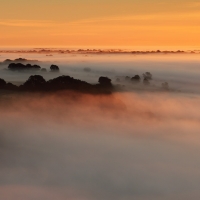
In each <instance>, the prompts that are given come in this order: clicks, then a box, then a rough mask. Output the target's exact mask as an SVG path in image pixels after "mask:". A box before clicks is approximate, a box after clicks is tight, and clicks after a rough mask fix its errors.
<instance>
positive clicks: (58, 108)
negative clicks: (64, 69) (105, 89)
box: [0, 92, 200, 200]
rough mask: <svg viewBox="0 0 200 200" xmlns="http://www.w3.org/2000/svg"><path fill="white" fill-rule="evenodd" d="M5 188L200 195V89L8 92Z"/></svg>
mask: <svg viewBox="0 0 200 200" xmlns="http://www.w3.org/2000/svg"><path fill="white" fill-rule="evenodd" d="M0 109H1V112H0V127H1V129H0V143H1V145H0V159H1V164H0V194H1V197H4V199H8V200H14V199H15V200H18V199H19V200H27V199H28V200H29V199H30V200H31V199H36V198H37V199H39V200H40V199H41V200H43V199H50V200H51V199H52V200H53V199H55V198H56V199H61V200H62V199H77V200H82V199H84V200H85V199H89V200H100V199H106V200H107V199H108V200H109V199H127V200H129V199H138V200H146V199H159V200H165V199H174V200H176V199H187V198H188V197H191V196H192V197H193V199H198V198H199V197H200V193H199V191H198V185H199V183H200V174H199V166H200V162H199V160H198V155H197V153H198V151H199V135H198V130H199V128H200V126H199V120H200V114H199V112H198V110H199V96H198V95H180V94H171V93H162V92H161V93H160V92H156V93H149V92H142V93H141V92H138V93H136V92H135V93H123V94H120V93H118V94H113V95H94V96H93V95H83V94H82V95H81V94H78V93H71V92H59V93H54V94H48V95H41V94H26V95H24V94H23V95H21V94H18V95H17V96H15V95H13V94H11V95H10V96H4V97H1V101H0Z"/></svg>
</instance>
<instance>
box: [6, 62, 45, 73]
mask: <svg viewBox="0 0 200 200" xmlns="http://www.w3.org/2000/svg"><path fill="white" fill-rule="evenodd" d="M8 69H9V70H13V71H20V70H40V69H41V67H40V66H39V65H31V64H26V65H24V64H22V63H10V64H9V65H8Z"/></svg>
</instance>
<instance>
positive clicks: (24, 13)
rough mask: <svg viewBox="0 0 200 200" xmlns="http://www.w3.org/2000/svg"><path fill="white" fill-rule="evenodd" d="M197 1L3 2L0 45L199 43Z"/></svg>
mask: <svg viewBox="0 0 200 200" xmlns="http://www.w3.org/2000/svg"><path fill="white" fill-rule="evenodd" d="M199 36H200V1H198V0H192V1H189V0H163V1H162V2H161V1H159V0H140V1H138V0H95V1H94V0H29V1H27V0H2V1H1V7H0V46H1V47H3V46H52V47H53V46H65V47H68V46H200V37H199Z"/></svg>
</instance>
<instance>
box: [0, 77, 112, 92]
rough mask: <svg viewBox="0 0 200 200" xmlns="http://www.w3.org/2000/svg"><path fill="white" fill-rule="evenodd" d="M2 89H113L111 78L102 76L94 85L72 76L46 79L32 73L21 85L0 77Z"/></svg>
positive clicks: (97, 90)
mask: <svg viewBox="0 0 200 200" xmlns="http://www.w3.org/2000/svg"><path fill="white" fill-rule="evenodd" d="M0 89H3V90H11V91H27V92H51V91H58V90H75V91H79V92H84V93H94V94H95V93H96V94H99V93H104V94H110V93H111V92H112V91H113V86H112V84H111V79H109V78H107V77H100V78H99V84H96V85H92V84H90V83H87V82H85V81H81V80H78V79H74V78H73V77H70V76H59V77H57V78H54V79H51V80H49V81H46V80H45V79H44V78H43V77H42V76H40V75H32V76H30V77H29V79H28V80H27V81H26V82H25V83H24V84H22V85H20V86H19V87H17V86H16V85H13V84H12V83H6V81H5V80H3V79H0Z"/></svg>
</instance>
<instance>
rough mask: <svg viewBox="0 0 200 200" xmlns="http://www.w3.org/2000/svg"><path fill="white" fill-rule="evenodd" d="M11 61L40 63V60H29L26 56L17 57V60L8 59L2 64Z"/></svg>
mask: <svg viewBox="0 0 200 200" xmlns="http://www.w3.org/2000/svg"><path fill="white" fill-rule="evenodd" d="M10 63H39V61H38V60H28V59H25V58H17V59H15V60H11V59H6V60H4V61H3V62H1V63H0V64H4V65H5V64H10Z"/></svg>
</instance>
